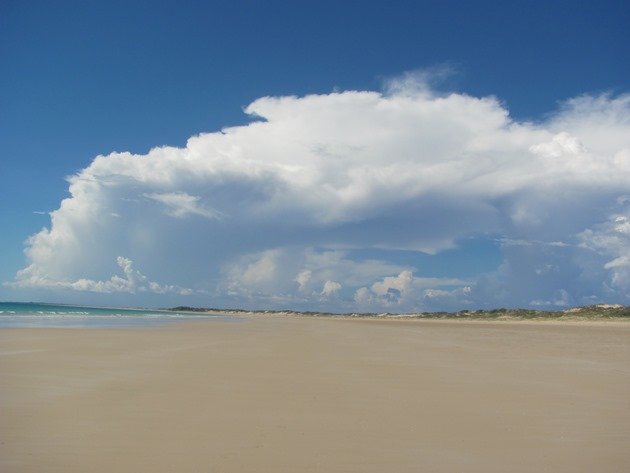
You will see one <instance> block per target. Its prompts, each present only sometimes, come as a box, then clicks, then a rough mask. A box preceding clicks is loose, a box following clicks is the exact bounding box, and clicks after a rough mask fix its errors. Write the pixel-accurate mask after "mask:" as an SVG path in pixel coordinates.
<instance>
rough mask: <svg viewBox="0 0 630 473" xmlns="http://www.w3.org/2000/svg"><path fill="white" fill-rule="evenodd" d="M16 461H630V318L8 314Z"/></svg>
mask: <svg viewBox="0 0 630 473" xmlns="http://www.w3.org/2000/svg"><path fill="white" fill-rule="evenodd" d="M0 416H1V418H0V471H2V472H5V473H17V472H38V473H40V472H47V473H52V472H63V473H71V472H95V473H98V472H107V473H112V472H134V473H135V472H143V471H146V472H224V473H231V472H239V473H245V472H274V473H278V472H287V473H289V472H291V473H297V472H379V473H382V472H449V473H452V472H527V473H530V472H554V473H558V472H567V473H568V472H571V473H578V472H584V473H586V472H589V473H591V472H619V473H622V472H627V471H630V449H628V448H627V442H628V439H629V438H630V324H628V323H621V322H619V323H553V324H552V323H545V322H540V323H518V322H495V323H490V322H479V323H471V322H442V321H420V320H386V321H380V320H347V319H340V320H336V319H332V318H326V319H322V318H315V317H305V318H293V317H265V318H254V317H243V318H240V319H239V320H238V321H236V322H234V321H229V320H211V321H196V322H182V323H178V324H172V325H168V326H164V327H153V328H142V329H4V330H0Z"/></svg>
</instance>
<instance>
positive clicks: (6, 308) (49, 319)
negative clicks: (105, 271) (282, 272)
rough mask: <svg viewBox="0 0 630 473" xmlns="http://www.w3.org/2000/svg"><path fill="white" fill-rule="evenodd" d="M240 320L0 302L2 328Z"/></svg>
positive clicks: (134, 310)
mask: <svg viewBox="0 0 630 473" xmlns="http://www.w3.org/2000/svg"><path fill="white" fill-rule="evenodd" d="M188 319H190V320H199V319H222V320H237V319H236V318H235V317H230V316H226V315H222V314H189V313H182V312H170V311H164V310H154V309H116V308H105V307H85V306H71V305H56V304H43V303H32V302H0V328H17V327H59V328H81V327H103V328H107V327H112V328H114V327H143V326H151V325H153V326H154V325H162V324H167V323H173V322H177V321H179V320H188Z"/></svg>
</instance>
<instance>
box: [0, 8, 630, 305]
mask: <svg viewBox="0 0 630 473" xmlns="http://www.w3.org/2000/svg"><path fill="white" fill-rule="evenodd" d="M628 24H630V6H629V5H628V3H627V2H625V1H598V2H591V1H582V2H576V1H555V2H542V1H541V2H538V1H527V2H525V1H506V2H495V1H475V2H464V1H459V2H455V1H388V2H384V1H345V2H339V1H337V2H332V1H330V2H329V1H298V2H288V1H273V0H271V1H265V2H262V1H233V2H213V1H206V2H194V1H178V2H174V1H162V2H142V1H134V2H117V1H108V2H91V1H81V2H68V1H59V2H40V1H31V2H19V1H12V0H5V1H3V2H1V3H0V65H1V66H0V70H1V71H2V72H1V73H0V153H1V154H0V179H1V186H0V218H1V221H0V222H1V229H2V231H1V232H0V283H1V285H0V300H6V301H49V302H62V303H77V304H94V305H125V306H134V307H136V306H148V307H166V306H175V305H195V306H204V307H218V308H228V307H232V308H248V309H256V308H258V309H300V310H326V311H334V312H354V311H362V312H382V311H387V312H406V311H437V310H460V309H476V308H492V307H530V308H545V309H549V308H551V309H562V308H567V307H570V306H577V305H587V304H595V303H621V304H630V61H628V59H627V58H628V57H630V32H629V30H628V28H627V25H628Z"/></svg>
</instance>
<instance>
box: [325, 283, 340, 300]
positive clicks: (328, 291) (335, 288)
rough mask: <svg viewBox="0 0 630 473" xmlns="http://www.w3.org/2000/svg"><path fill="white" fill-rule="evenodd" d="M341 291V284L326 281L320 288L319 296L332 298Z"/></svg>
mask: <svg viewBox="0 0 630 473" xmlns="http://www.w3.org/2000/svg"><path fill="white" fill-rule="evenodd" d="M340 289H341V284H339V283H338V282H336V281H326V282H325V283H324V287H323V288H322V292H321V295H322V296H323V297H325V298H331V297H334V296H335V295H336V294H337V293H338V292H339V290H340Z"/></svg>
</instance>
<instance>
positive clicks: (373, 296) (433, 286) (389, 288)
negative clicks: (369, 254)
mask: <svg viewBox="0 0 630 473" xmlns="http://www.w3.org/2000/svg"><path fill="white" fill-rule="evenodd" d="M466 284H467V282H466V281H463V280H460V279H455V278H422V277H420V278H416V277H414V276H413V273H412V272H411V271H402V272H401V273H400V274H398V275H397V276H387V277H385V278H383V279H382V280H381V281H376V282H375V283H374V284H372V286H371V287H370V288H369V289H368V288H367V287H360V288H359V289H357V290H356V291H355V293H354V301H355V302H356V303H357V304H359V305H360V306H363V307H369V306H374V307H376V308H388V307H399V308H400V309H401V310H416V311H419V310H425V309H431V308H433V307H434V306H435V302H436V301H437V302H438V303H449V304H453V303H462V304H463V303H468V300H467V296H468V295H469V294H470V292H471V288H470V286H468V285H466ZM440 288H450V289H440Z"/></svg>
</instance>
